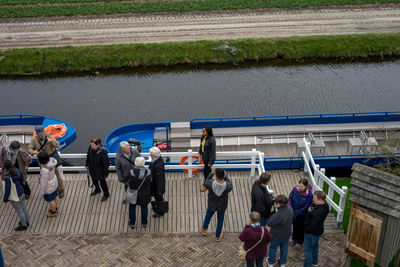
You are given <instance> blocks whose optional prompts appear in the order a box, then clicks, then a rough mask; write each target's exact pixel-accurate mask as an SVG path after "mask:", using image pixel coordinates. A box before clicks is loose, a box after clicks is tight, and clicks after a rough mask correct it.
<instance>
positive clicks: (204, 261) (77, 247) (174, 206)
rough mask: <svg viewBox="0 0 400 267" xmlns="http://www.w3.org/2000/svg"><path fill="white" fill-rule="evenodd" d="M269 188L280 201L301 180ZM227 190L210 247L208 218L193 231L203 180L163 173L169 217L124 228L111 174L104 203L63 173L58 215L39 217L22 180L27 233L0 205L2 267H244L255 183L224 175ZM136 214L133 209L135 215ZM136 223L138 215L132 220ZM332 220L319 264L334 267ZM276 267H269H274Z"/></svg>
mask: <svg viewBox="0 0 400 267" xmlns="http://www.w3.org/2000/svg"><path fill="white" fill-rule="evenodd" d="M271 173H272V180H271V187H272V189H273V190H274V192H275V195H276V194H285V195H288V194H289V192H290V190H291V189H292V187H293V186H294V185H295V184H297V180H298V179H299V178H300V177H302V175H303V173H302V172H300V171H294V170H277V171H271ZM228 175H229V176H230V177H231V180H232V183H233V187H234V188H233V191H232V193H231V194H230V198H229V207H228V211H227V213H226V216H225V223H224V228H223V232H224V236H223V238H222V240H221V242H219V243H217V242H214V233H213V231H215V225H216V218H215V217H216V216H214V218H213V220H212V222H211V225H210V227H209V232H210V233H209V235H208V236H206V237H203V236H202V235H201V234H200V233H199V232H198V231H199V227H200V225H201V223H202V221H203V218H204V213H205V209H206V205H207V193H200V191H199V188H200V184H201V182H202V180H203V178H202V176H201V177H199V178H191V179H189V178H186V177H185V175H184V174H183V173H168V174H167V184H166V187H167V188H166V195H165V197H166V199H168V201H169V202H170V212H169V213H168V214H166V215H165V216H164V217H161V218H153V217H151V216H149V225H148V227H147V228H146V229H143V228H141V225H140V223H139V222H140V218H137V223H136V225H137V228H136V229H134V230H131V229H130V228H129V227H128V206H127V205H122V204H121V200H122V196H123V186H122V185H121V184H120V183H119V182H118V181H117V179H116V175H115V173H113V174H111V175H110V177H109V180H108V182H109V187H110V192H111V197H110V199H109V200H107V201H106V202H101V201H100V198H101V195H97V196H95V197H90V196H89V194H90V192H91V190H92V189H90V188H88V186H87V178H86V174H67V175H66V180H65V188H66V194H65V197H64V198H63V199H62V200H61V204H60V208H59V209H60V214H59V216H58V217H56V218H47V217H46V216H45V213H46V211H47V208H48V206H47V204H46V203H45V201H44V200H43V198H42V197H41V196H39V192H38V189H39V188H38V184H37V179H38V175H30V176H29V183H30V185H31V188H32V196H31V199H29V200H28V201H27V207H28V210H29V212H30V215H31V220H30V224H31V226H30V227H29V228H28V230H27V231H25V232H23V233H16V232H15V231H14V228H15V227H16V225H17V223H18V217H17V215H16V213H15V211H14V210H13V209H12V207H11V204H9V203H1V204H0V218H1V219H2V220H1V222H2V223H1V224H0V246H1V247H2V250H3V255H4V259H5V264H6V266H93V267H94V266H244V264H243V262H241V261H239V260H238V257H237V254H236V253H237V248H238V247H239V245H240V244H241V242H240V240H239V239H238V233H239V232H241V231H242V229H243V227H244V225H245V223H246V221H247V218H248V213H249V210H250V197H249V196H250V190H251V186H252V184H253V182H254V180H255V179H256V178H255V177H249V172H228ZM1 196H2V195H1ZM138 210H139V209H138ZM137 215H138V216H140V214H139V212H138V214H137ZM334 221H335V218H334V216H333V214H330V215H329V216H328V218H327V220H326V221H325V233H324V234H323V235H322V237H321V240H320V246H319V247H320V250H319V264H320V265H321V266H326V267H331V266H332V267H335V266H341V265H342V264H343V262H344V260H345V253H344V237H345V236H344V234H343V231H342V230H340V229H335V228H333V224H334ZM303 262H304V252H303V249H296V248H293V247H291V248H289V255H288V263H287V265H286V266H288V267H300V266H302V265H303ZM275 266H277V265H275Z"/></svg>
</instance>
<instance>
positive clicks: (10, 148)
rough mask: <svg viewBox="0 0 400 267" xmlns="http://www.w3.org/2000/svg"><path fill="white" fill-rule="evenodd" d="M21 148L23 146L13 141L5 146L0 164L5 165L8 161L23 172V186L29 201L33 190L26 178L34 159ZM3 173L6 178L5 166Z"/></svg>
mask: <svg viewBox="0 0 400 267" xmlns="http://www.w3.org/2000/svg"><path fill="white" fill-rule="evenodd" d="M20 147H21V144H20V143H19V142H18V141H12V142H11V143H10V144H9V145H6V146H4V147H3V148H2V150H1V153H0V162H1V163H4V161H5V160H7V159H8V160H10V161H11V163H12V164H13V166H14V167H15V168H17V169H19V170H20V171H21V173H22V176H23V178H24V181H23V183H22V186H23V188H24V195H25V199H29V197H30V195H31V189H30V188H29V185H28V182H27V180H26V178H27V177H28V167H29V164H31V162H32V159H31V157H30V156H29V154H28V152H26V151H24V150H22V149H21V148H20ZM2 171H3V174H2V177H4V176H5V175H6V174H7V173H6V171H5V170H4V166H3V164H2Z"/></svg>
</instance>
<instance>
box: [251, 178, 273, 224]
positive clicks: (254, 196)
mask: <svg viewBox="0 0 400 267" xmlns="http://www.w3.org/2000/svg"><path fill="white" fill-rule="evenodd" d="M270 180H271V175H270V174H268V173H262V174H261V175H260V178H259V180H258V181H255V182H254V184H253V187H252V188H251V211H257V212H258V213H260V215H261V220H260V224H261V226H266V225H267V219H268V218H269V217H270V215H271V207H272V197H271V194H270V193H269V192H268V190H267V185H268V184H269V182H270Z"/></svg>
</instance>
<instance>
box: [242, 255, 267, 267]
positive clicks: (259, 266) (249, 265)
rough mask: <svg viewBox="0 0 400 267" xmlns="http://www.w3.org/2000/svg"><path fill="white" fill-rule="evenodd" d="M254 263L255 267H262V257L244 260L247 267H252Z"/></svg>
mask: <svg viewBox="0 0 400 267" xmlns="http://www.w3.org/2000/svg"><path fill="white" fill-rule="evenodd" d="M254 263H256V267H263V266H264V257H262V258H260V259H251V260H249V259H246V265H247V267H253V266H254Z"/></svg>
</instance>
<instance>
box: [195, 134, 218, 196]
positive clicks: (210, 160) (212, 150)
mask: <svg viewBox="0 0 400 267" xmlns="http://www.w3.org/2000/svg"><path fill="white" fill-rule="evenodd" d="M199 155H200V157H201V158H202V159H203V162H204V171H203V172H204V183H205V182H206V179H207V177H208V175H209V174H210V172H211V167H212V166H213V165H214V162H215V158H216V144H215V138H214V134H213V130H212V128H211V127H210V126H205V127H204V128H203V134H202V135H201V139H200V147H199ZM206 190H207V189H206V187H205V186H204V185H203V186H202V187H201V190H200V191H202V192H204V191H206Z"/></svg>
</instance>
